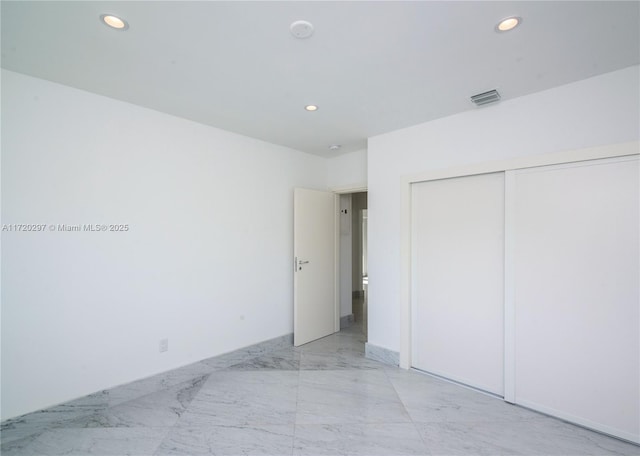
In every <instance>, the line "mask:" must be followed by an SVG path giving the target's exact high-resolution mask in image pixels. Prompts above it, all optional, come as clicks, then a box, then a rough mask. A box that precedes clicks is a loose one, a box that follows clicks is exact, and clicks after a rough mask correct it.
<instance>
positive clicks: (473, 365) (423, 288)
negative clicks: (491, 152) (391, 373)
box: [411, 173, 504, 395]
mask: <svg viewBox="0 0 640 456" xmlns="http://www.w3.org/2000/svg"><path fill="white" fill-rule="evenodd" d="M412 214H413V215H412V252H411V255H412V275H413V277H412V337H413V341H412V366H413V367H415V368H418V369H421V370H424V371H427V372H431V373H434V374H438V375H441V376H444V377H447V378H450V379H453V380H456V381H459V382H462V383H465V384H468V385H471V386H474V387H477V388H480V389H483V390H485V391H489V392H492V393H494V394H498V395H503V389H504V385H503V383H504V382H503V353H504V343H503V337H504V332H503V324H504V309H503V304H504V291H503V289H504V281H503V280H504V279H503V276H504V247H503V244H504V174H503V173H495V174H484V175H477V176H469V177H461V178H453V179H444V180H437V181H428V182H422V183H417V184H414V185H413V186H412Z"/></svg>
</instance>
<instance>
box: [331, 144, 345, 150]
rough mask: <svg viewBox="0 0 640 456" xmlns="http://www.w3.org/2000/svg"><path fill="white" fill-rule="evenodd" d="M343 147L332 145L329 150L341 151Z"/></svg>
mask: <svg viewBox="0 0 640 456" xmlns="http://www.w3.org/2000/svg"><path fill="white" fill-rule="evenodd" d="M341 147H342V146H341V145H340V144H331V145H330V146H329V150H338V149H340V148H341Z"/></svg>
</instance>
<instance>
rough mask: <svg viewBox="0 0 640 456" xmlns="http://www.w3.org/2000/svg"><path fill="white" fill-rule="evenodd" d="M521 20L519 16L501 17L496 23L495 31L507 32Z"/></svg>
mask: <svg viewBox="0 0 640 456" xmlns="http://www.w3.org/2000/svg"><path fill="white" fill-rule="evenodd" d="M521 22H522V18H521V17H516V16H511V17H508V18H506V19H502V20H501V21H500V22H499V23H498V25H496V31H497V32H508V31H509V30H513V29H514V28H516V27H517V26H518V25H520V23H521Z"/></svg>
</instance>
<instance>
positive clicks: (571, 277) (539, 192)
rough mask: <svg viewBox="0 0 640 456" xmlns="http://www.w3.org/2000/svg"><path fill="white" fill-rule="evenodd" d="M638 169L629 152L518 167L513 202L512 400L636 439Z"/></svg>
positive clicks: (639, 385) (639, 410)
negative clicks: (627, 155) (619, 156)
mask: <svg viewBox="0 0 640 456" xmlns="http://www.w3.org/2000/svg"><path fill="white" fill-rule="evenodd" d="M638 169H639V163H638V158H637V157H635V158H622V159H609V160H594V161H588V162H581V163H577V164H569V165H559V166H548V167H540V168H531V169H528V170H522V171H517V172H515V173H514V179H513V181H514V183H513V188H512V190H513V197H514V201H513V204H510V205H509V207H510V208H511V207H512V208H513V211H514V213H513V223H514V226H513V227H512V228H513V235H514V237H513V277H514V305H515V307H514V310H515V317H514V318H515V319H514V323H515V356H514V358H515V372H514V374H515V402H516V403H518V404H521V405H524V406H527V407H531V408H533V409H536V410H540V411H543V412H546V413H550V414H552V415H555V416H558V417H561V418H565V419H567V420H570V421H573V422H576V423H579V424H583V425H586V426H589V427H592V428H595V429H599V430H602V431H604V432H608V433H611V434H614V435H617V436H619V437H623V438H626V439H629V440H634V441H636V442H637V441H639V438H640V435H639V429H640V396H639V391H640V377H639V369H640V339H639V336H638V334H639V333H638V329H639V328H638V322H639V318H640V313H639V305H640V304H639V303H640V294H639V285H638V283H639V277H640V268H639V264H640V257H639V249H638V238H639V235H640V234H639V233H640V231H639V226H638V218H639V211H638V208H639V206H640V201H639V197H638V195H639V191H640V189H639V184H638V181H639V179H638ZM509 190H510V189H509V188H508V189H507V191H508V192H509Z"/></svg>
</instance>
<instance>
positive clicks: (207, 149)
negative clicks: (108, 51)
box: [2, 71, 327, 419]
mask: <svg viewBox="0 0 640 456" xmlns="http://www.w3.org/2000/svg"><path fill="white" fill-rule="evenodd" d="M2 133H3V134H2V223H3V224H18V223H34V224H35V223H38V224H40V223H43V224H78V223H79V224H102V223H105V224H112V223H121V224H128V225H129V231H128V232H121V233H115V232H106V233H90V232H82V233H77V232H51V231H48V230H46V231H45V232H40V233H16V232H3V233H2V375H3V376H2V399H3V401H2V419H6V418H9V417H12V416H16V415H19V414H22V413H26V412H30V411H34V410H36V409H39V408H42V407H46V406H49V405H52V404H56V403H59V402H62V401H65V400H68V399H72V398H75V397H79V396H82V395H85V394H88V393H92V392H95V391H98V390H101V389H103V388H108V387H111V386H115V385H118V384H122V383H126V382H129V381H132V380H135V379H138V378H141V377H145V376H148V375H151V374H154V373H158V372H162V371H166V370H169V369H172V368H175V367H178V366H181V365H185V364H188V363H191V362H194V361H197V360H200V359H203V358H207V357H210V356H214V355H218V354H221V353H224V352H228V351H231V350H234V349H237V348H240V347H244V346H247V345H250V344H253V343H257V342H260V341H263V340H267V339H270V338H274V337H278V336H281V335H284V334H288V333H291V332H292V330H293V321H292V320H293V305H292V271H291V259H292V256H293V252H292V239H293V234H292V230H293V217H292V209H293V187H294V186H304V187H310V188H319V189H323V188H326V178H327V161H326V160H325V159H322V158H319V157H315V156H311V155H308V154H304V153H300V152H297V151H294V150H291V149H287V148H284V147H280V146H275V145H272V144H268V143H265V142H261V141H258V140H254V139H251V138H247V137H243V136H240V135H236V134H231V133H228V132H225V131H221V130H218V129H215V128H211V127H207V126H204V125H200V124H197V123H194V122H190V121H187V120H183V119H179V118H175V117H171V116H168V115H166V114H162V113H159V112H155V111H152V110H148V109H144V108H141V107H137V106H134V105H130V104H127V103H123V102H119V101H115V100H112V99H108V98H104V97H101V96H97V95H93V94H90V93H87V92H83V91H80V90H76V89H72V88H69V87H65V86H61V85H57V84H53V83H50V82H47V81H43V80H39V79H34V78H31V77H27V76H23V75H20V74H17V73H12V72H8V71H3V72H2ZM161 338H168V339H169V351H168V352H166V353H159V350H158V344H159V340H160V339H161Z"/></svg>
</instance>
